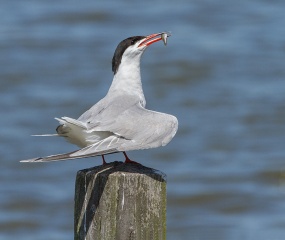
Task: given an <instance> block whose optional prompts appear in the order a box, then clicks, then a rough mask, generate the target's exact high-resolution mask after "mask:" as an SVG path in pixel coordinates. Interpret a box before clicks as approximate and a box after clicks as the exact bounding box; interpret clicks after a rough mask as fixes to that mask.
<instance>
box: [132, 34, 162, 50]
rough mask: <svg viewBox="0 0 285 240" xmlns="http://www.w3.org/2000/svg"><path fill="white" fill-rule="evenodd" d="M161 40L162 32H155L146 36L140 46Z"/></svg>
mask: <svg viewBox="0 0 285 240" xmlns="http://www.w3.org/2000/svg"><path fill="white" fill-rule="evenodd" d="M157 36H158V37H157ZM160 40H162V38H161V33H154V34H151V35H148V36H146V38H145V39H144V40H143V41H142V42H141V43H140V45H139V46H138V47H141V46H143V45H145V46H149V45H151V44H153V43H155V42H158V41H160Z"/></svg>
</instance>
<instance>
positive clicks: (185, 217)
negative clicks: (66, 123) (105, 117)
mask: <svg viewBox="0 0 285 240" xmlns="http://www.w3.org/2000/svg"><path fill="white" fill-rule="evenodd" d="M284 9H285V2H284V1H281V0H280V1H274V2H272V1H266V0H263V1H256V0H255V1H250V2H249V1H245V0H242V1H238V2H234V1H225V0H223V1H222V0H221V1H214V2H213V1H209V0H202V1H175V2H173V1H157V2H147V3H142V2H130V1H121V2H108V3H107V2H104V3H103V2H102V3H96V2H94V1H89V2H80V3H79V2H68V4H67V2H66V1H62V0H59V1H47V0H46V1H33V0H28V1H15V0H12V1H11V0H9V1H8V0H4V1H2V4H1V8H0V14H1V20H0V51H1V54H0V81H1V85H0V109H1V116H2V117H1V119H0V125H1V128H0V143H1V144H0V157H1V169H2V171H1V174H0V181H1V185H0V191H1V196H0V212H1V215H0V239H24V240H25V239H29V240H31V239H36V240H38V239H72V238H73V194H74V181H75V175H76V172H77V171H78V170H80V169H84V168H87V167H90V166H94V165H98V164H100V163H101V159H99V158H95V159H84V160H75V161H68V162H57V163H50V164H20V163H19V162H18V161H19V160H20V159H26V158H31V157H36V156H44V155H48V154H55V153H61V152H67V151H71V150H73V149H75V147H73V146H71V145H69V144H67V143H65V142H64V141H63V140H62V139H58V138H56V139H54V138H35V137H30V135H32V134H41V133H53V132H54V129H55V127H56V126H57V122H56V121H55V120H53V118H54V117H61V116H70V117H74V118H76V117H78V116H79V115H80V114H81V113H82V112H83V111H85V110H87V109H88V108H89V107H90V106H91V105H92V104H93V103H95V102H97V101H98V100H99V99H100V98H102V97H103V96H104V95H105V93H106V91H107V90H108V87H109V85H110V83H111V80H112V72H111V58H112V54H113V52H114V49H115V47H116V46H117V44H118V42H120V41H121V40H122V39H124V38H126V37H129V36H132V35H147V34H150V33H154V32H160V31H165V30H170V31H172V34H173V35H172V37H171V38H169V44H168V46H167V47H164V46H163V44H155V45H152V46H151V47H150V49H148V50H147V52H146V53H145V54H144V56H143V60H142V77H143V84H144V90H145V95H146V98H147V106H148V108H150V109H154V110H158V111H162V112H168V113H172V114H174V115H176V116H177V117H178V119H179V123H180V125H179V131H178V133H177V135H176V137H175V138H174V139H173V141H172V142H171V143H170V144H169V145H168V146H167V147H164V148H158V149H153V150H148V151H134V152H130V154H129V155H130V157H131V158H132V159H135V160H136V161H139V162H141V163H143V164H144V165H146V166H149V167H153V168H156V169H159V170H161V171H163V172H165V173H166V174H167V176H168V219H167V221H168V223H167V226H168V239H199V240H200V239H219V240H223V239H225V240H235V239H241V238H243V239H260V240H261V239H264V240H265V239H276V240H277V239H284V236H285V201H284V199H285V94H284V92H285V83H284V79H285V31H284V22H285V15H284ZM107 160H108V161H113V160H123V156H121V155H120V154H115V155H112V156H108V159H107Z"/></svg>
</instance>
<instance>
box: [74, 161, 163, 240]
mask: <svg viewBox="0 0 285 240" xmlns="http://www.w3.org/2000/svg"><path fill="white" fill-rule="evenodd" d="M74 239H75V240H83V239H86V240H95V239H96V240H109V239H110V240H111V239H112V240H113V239H114V240H126V239H130V240H134V239H136V240H140V239H149V240H157V239H166V175H165V174H164V173H162V172H160V171H157V170H154V169H151V168H147V167H144V166H142V165H140V164H133V163H127V164H125V163H122V162H112V163H108V164H106V165H101V166H98V167H94V168H90V169H84V170H80V171H78V172H77V177H76V184H75V212H74Z"/></svg>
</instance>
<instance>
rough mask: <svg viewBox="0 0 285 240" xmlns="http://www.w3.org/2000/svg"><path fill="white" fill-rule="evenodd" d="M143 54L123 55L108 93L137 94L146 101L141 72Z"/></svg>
mask: <svg viewBox="0 0 285 240" xmlns="http://www.w3.org/2000/svg"><path fill="white" fill-rule="evenodd" d="M141 56H142V54H136V55H133V56H129V55H127V56H123V57H122V59H121V64H120V66H119V68H118V71H117V72H116V74H115V75H114V78H113V82H112V85H111V87H110V89H109V91H108V94H121V93H124V94H125V93H127V94H131V95H136V96H138V97H139V98H140V99H141V100H143V102H145V98H144V94H143V89H142V83H141V73H140V59H141Z"/></svg>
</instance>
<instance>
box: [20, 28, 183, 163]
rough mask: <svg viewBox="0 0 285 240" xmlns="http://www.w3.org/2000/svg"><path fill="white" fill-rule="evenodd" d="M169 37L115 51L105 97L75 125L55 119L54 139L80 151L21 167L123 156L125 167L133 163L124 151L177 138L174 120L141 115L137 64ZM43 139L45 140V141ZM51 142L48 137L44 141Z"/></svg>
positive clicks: (134, 41)
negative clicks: (158, 43)
mask: <svg viewBox="0 0 285 240" xmlns="http://www.w3.org/2000/svg"><path fill="white" fill-rule="evenodd" d="M168 36H170V34H169V33H166V32H162V33H155V34H151V35H149V36H134V37H129V38H127V39H125V40H123V41H122V42H120V43H119V45H118V46H117V48H116V51H115V53H114V56H113V60H112V70H113V72H114V78H113V82H112V84H111V87H110V89H109V91H108V93H107V95H106V96H105V97H104V98H103V99H101V100H100V101H99V102H98V103H96V104H95V105H93V106H92V107H91V108H90V109H89V110H87V111H86V112H85V113H83V114H82V115H81V116H80V117H79V118H78V119H77V120H76V119H73V118H69V117H62V118H56V120H58V121H59V123H60V125H59V126H58V127H57V129H56V131H57V134H51V135H50V136H61V137H64V138H65V139H66V140H67V141H68V142H70V143H73V144H75V145H77V146H78V147H80V148H81V149H79V150H76V151H73V152H69V153H64V154H58V155H51V156H47V157H38V158H32V159H28V160H22V161H21V162H47V161H58V160H68V159H76V158H84V157H93V156H98V155H101V156H102V157H103V163H105V160H104V155H105V154H110V153H116V152H123V153H124V155H125V158H126V160H125V162H133V161H131V160H130V159H129V158H128V156H127V154H126V153H125V152H126V151H130V150H139V149H148V148H156V147H160V146H165V145H166V144H168V143H169V142H170V140H171V139H172V138H173V137H174V135H175V134H176V131H177V128H178V121H177V118H176V117H174V116H172V115H169V114H165V113H160V112H155V111H151V110H147V109H145V105H146V100H145V97H144V93H143V89H142V83H141V74H140V60H141V56H142V55H143V53H144V51H145V50H146V49H147V47H148V46H150V45H151V44H153V43H155V42H157V41H160V40H163V42H164V43H165V44H166V40H167V37H168ZM43 136H45V135H43ZM46 136H49V135H46Z"/></svg>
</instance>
